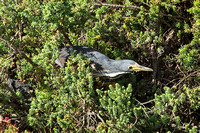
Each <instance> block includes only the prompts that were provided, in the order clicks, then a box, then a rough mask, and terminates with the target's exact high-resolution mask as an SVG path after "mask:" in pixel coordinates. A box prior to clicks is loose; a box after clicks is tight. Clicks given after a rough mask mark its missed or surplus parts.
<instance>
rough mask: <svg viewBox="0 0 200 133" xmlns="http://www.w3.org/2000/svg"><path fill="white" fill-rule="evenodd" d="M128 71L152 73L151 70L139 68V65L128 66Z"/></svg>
mask: <svg viewBox="0 0 200 133" xmlns="http://www.w3.org/2000/svg"><path fill="white" fill-rule="evenodd" d="M129 69H130V70H132V71H153V69H151V68H148V67H144V66H140V65H135V66H130V67H129Z"/></svg>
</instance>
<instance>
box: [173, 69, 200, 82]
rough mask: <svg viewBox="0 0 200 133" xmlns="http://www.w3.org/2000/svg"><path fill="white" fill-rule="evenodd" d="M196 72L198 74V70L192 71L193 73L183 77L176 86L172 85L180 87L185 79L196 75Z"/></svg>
mask: <svg viewBox="0 0 200 133" xmlns="http://www.w3.org/2000/svg"><path fill="white" fill-rule="evenodd" d="M198 72H200V70H197V71H194V72H192V73H190V74H189V75H187V76H185V77H183V78H182V79H181V80H180V81H179V82H178V84H176V85H174V86H178V85H180V83H182V82H183V81H184V80H186V79H187V78H189V77H190V76H192V75H193V74H195V73H198Z"/></svg>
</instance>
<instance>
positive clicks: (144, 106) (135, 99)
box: [135, 99, 149, 118]
mask: <svg viewBox="0 0 200 133" xmlns="http://www.w3.org/2000/svg"><path fill="white" fill-rule="evenodd" d="M135 101H137V102H138V103H139V104H140V105H142V106H143V107H142V110H143V111H144V113H145V115H146V116H147V117H148V118H149V116H148V114H147V112H146V111H145V110H144V108H146V107H145V106H144V104H142V103H141V102H140V101H138V100H137V99H135Z"/></svg>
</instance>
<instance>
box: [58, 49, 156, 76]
mask: <svg viewBox="0 0 200 133" xmlns="http://www.w3.org/2000/svg"><path fill="white" fill-rule="evenodd" d="M72 53H74V54H79V53H80V54H81V55H83V56H86V57H87V58H89V59H90V61H91V63H90V65H91V67H92V69H93V73H92V74H93V75H94V76H98V77H109V78H116V77H120V75H123V74H126V73H131V72H134V71H153V70H152V69H151V68H148V67H144V66H141V65H139V64H138V63H136V62H135V61H133V60H113V59H110V58H108V57H107V56H105V55H104V54H102V53H100V52H98V51H97V50H95V49H93V48H89V47H85V46H65V47H63V48H62V49H60V56H59V58H58V59H56V61H55V63H56V64H57V65H59V66H61V67H65V62H66V61H67V58H68V57H69V56H70V55H71V54H72Z"/></svg>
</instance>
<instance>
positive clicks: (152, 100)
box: [141, 99, 154, 104]
mask: <svg viewBox="0 0 200 133" xmlns="http://www.w3.org/2000/svg"><path fill="white" fill-rule="evenodd" d="M151 102H154V99H151V100H149V101H147V102H143V103H141V104H148V103H151Z"/></svg>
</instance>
